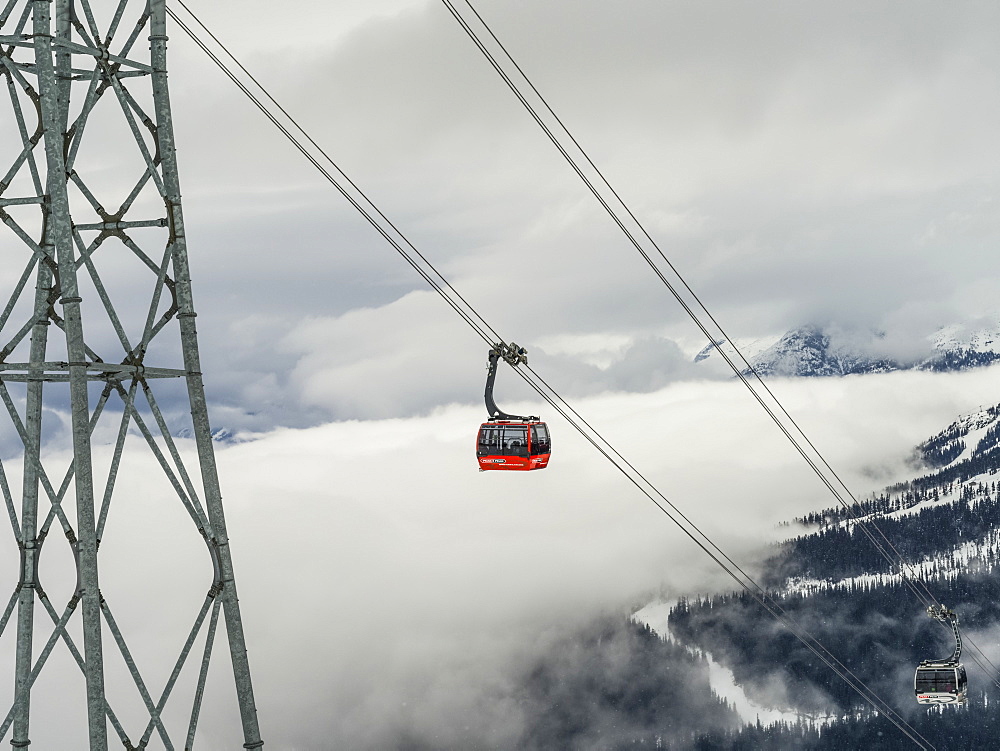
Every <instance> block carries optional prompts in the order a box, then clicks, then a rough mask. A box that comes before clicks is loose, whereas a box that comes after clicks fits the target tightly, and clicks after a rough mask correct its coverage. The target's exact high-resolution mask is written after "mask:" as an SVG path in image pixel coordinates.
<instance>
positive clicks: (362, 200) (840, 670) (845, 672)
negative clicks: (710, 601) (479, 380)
mask: <svg viewBox="0 0 1000 751" xmlns="http://www.w3.org/2000/svg"><path fill="white" fill-rule="evenodd" d="M176 1H177V2H178V4H180V5H181V7H183V8H184V10H185V11H186V12H187V13H188V14H190V15H191V17H192V18H193V19H194V20H195V21H196V22H197V23H198V24H199V25H200V26H201V27H202V28H203V29H205V31H206V32H207V33H208V34H209V35H210V36H211V38H212V39H213V41H214V42H215V43H216V44H217V45H219V47H220V48H221V49H222V50H223V51H224V52H225V53H226V54H227V55H228V56H229V57H230V58H231V59H232V60H233V61H234V62H235V63H236V65H237V66H238V67H239V68H240V70H241V71H243V72H244V74H245V75H247V77H248V78H249V79H250V80H252V81H253V83H254V84H255V85H256V86H257V87H258V88H259V89H260V90H261V91H262V92H263V93H264V95H265V97H266V98H267V99H268V100H269V101H271V102H272V103H273V104H274V105H275V107H276V108H277V109H278V110H279V111H280V112H281V113H282V114H283V115H284V116H285V117H286V118H287V119H288V120H289V122H290V123H291V124H292V125H293V126H294V127H295V129H296V130H297V131H298V132H300V133H302V134H303V136H304V138H305V140H307V141H308V142H309V143H310V144H312V145H313V146H314V148H316V149H317V151H319V152H320V153H321V154H322V156H323V157H324V158H325V159H326V160H327V161H328V162H329V163H330V164H331V165H332V166H333V167H334V169H335V170H336V172H337V173H338V174H340V175H341V177H342V179H343V180H344V181H345V182H347V183H348V184H349V185H350V187H351V188H352V189H353V190H354V191H355V192H356V193H357V196H354V195H352V194H351V192H350V191H348V190H347V189H346V188H345V187H344V186H343V185H341V184H340V183H339V182H338V180H337V178H336V177H335V176H334V175H333V174H332V173H331V172H330V171H329V170H327V169H326V168H325V167H324V166H323V165H322V164H321V163H320V162H319V160H318V159H317V158H316V157H315V155H313V154H311V153H310V152H309V150H308V149H307V148H306V147H305V145H304V144H303V143H302V141H300V140H299V139H298V138H296V136H295V135H294V134H293V133H292V132H291V131H290V130H289V128H288V127H286V126H285V125H284V124H282V123H281V122H280V119H279V118H278V117H277V116H276V115H275V114H274V113H273V112H271V111H270V110H269V109H268V107H267V105H266V104H265V103H264V102H263V101H262V100H261V98H260V97H258V96H256V95H255V94H254V93H253V92H252V91H251V90H250V89H249V87H248V86H246V84H244V83H243V82H242V81H240V80H239V78H238V77H237V76H236V75H235V74H234V73H233V72H232V70H231V69H229V67H228V66H227V65H226V64H225V63H224V62H223V61H222V60H221V59H220V58H219V57H218V56H217V55H215V54H214V53H213V52H212V51H211V49H210V48H209V47H208V45H207V44H206V43H205V42H204V41H203V40H201V38H200V37H199V36H198V35H197V33H195V32H194V31H193V29H191V28H190V26H188V25H187V24H185V23H184V22H183V21H182V20H181V19H180V18H178V17H177V15H176V14H175V13H173V11H172V10H170V9H169V8H168V13H169V14H170V16H171V18H172V19H173V20H174V21H175V22H176V23H177V24H178V25H179V26H180V27H181V28H182V30H184V32H185V33H186V34H188V36H190V37H191V39H192V40H193V41H194V42H195V44H196V45H197V46H198V47H199V48H200V49H201V50H202V51H203V52H205V54H206V55H208V57H209V58H210V59H211V60H212V61H213V62H214V63H215V64H216V65H217V66H218V67H219V68H220V70H221V71H222V72H223V73H224V74H225V75H226V76H227V77H228V78H229V79H230V80H231V81H232V82H233V83H234V84H235V85H236V86H237V87H238V88H239V89H240V91H241V92H242V93H243V94H244V95H245V96H247V97H248V98H249V99H250V100H251V102H252V103H253V104H254V105H255V106H257V108H258V109H260V110H261V112H263V113H264V115H265V116H266V117H267V118H268V119H269V120H270V121H271V122H272V124H273V125H275V127H277V128H278V129H279V131H280V132H281V133H282V134H283V135H284V136H285V137H286V138H287V139H289V140H290V141H291V142H292V143H293V145H294V146H295V147H296V149H297V150H298V151H299V152H300V153H302V155H303V156H305V157H306V159H307V160H308V161H309V162H310V163H311V164H312V165H313V166H314V167H315V168H316V169H317V170H318V171H319V172H320V173H321V174H322V175H323V176H324V178H325V179H326V180H327V181H329V182H330V183H331V184H332V185H333V186H334V187H335V188H336V189H337V190H338V192H340V193H341V195H343V196H344V197H345V198H346V199H347V200H348V201H349V202H350V203H351V205H352V206H354V208H355V209H356V210H358V211H359V212H360V213H361V214H362V215H363V216H364V217H365V218H366V219H367V220H368V221H369V223H371V224H372V226H373V227H375V229H376V230H377V231H378V232H379V233H380V234H381V235H382V236H383V237H384V238H385V239H386V240H387V241H388V242H389V243H390V244H391V245H392V246H393V248H394V249H395V250H396V251H397V252H398V253H399V254H400V255H402V256H403V257H404V259H405V260H406V261H407V262H408V263H409V264H410V266H411V267H413V268H414V269H415V270H416V271H417V272H418V273H419V274H420V276H421V277H422V278H423V279H424V280H425V281H427V282H428V284H430V285H431V287H432V288H433V289H434V290H435V291H436V292H437V293H438V294H439V296H441V297H442V298H444V299H445V301H446V302H447V303H448V304H449V305H450V306H451V307H452V308H453V309H454V310H455V311H456V312H457V313H458V314H459V315H460V316H461V317H462V318H463V320H465V321H466V323H467V324H469V326H470V327H471V328H473V330H474V331H475V332H476V333H477V334H478V335H479V336H480V337H481V338H482V339H483V341H484V342H486V343H488V344H490V345H491V346H492V345H493V344H494V343H495V342H497V341H502V338H501V337H500V336H499V335H498V334H497V333H496V331H495V330H493V329H492V327H490V326H489V325H488V323H486V321H485V319H483V318H482V316H480V315H479V313H478V312H477V311H476V310H475V308H473V307H472V306H471V305H470V304H469V303H468V302H467V301H466V300H465V299H464V298H462V297H461V295H459V294H458V292H457V291H456V290H455V288H454V287H453V286H452V285H451V284H450V283H449V282H448V281H447V280H446V279H445V278H444V277H443V275H441V274H440V272H439V271H438V270H437V269H436V268H435V267H434V266H433V265H432V264H431V263H430V262H429V261H428V260H427V259H426V257H425V256H423V255H422V254H420V253H419V251H417V250H416V248H415V247H414V246H413V244H412V243H410V242H409V240H407V239H406V237H405V235H403V234H402V233H401V232H400V231H399V230H398V229H397V228H396V227H395V226H394V225H392V224H391V222H389V220H388V219H387V218H386V217H385V215H384V214H383V213H382V212H381V211H379V210H378V209H377V207H375V205H374V204H373V203H372V202H371V201H370V199H368V198H367V196H366V195H365V194H364V193H363V192H362V191H361V190H360V189H359V188H358V187H357V185H356V184H355V183H353V182H352V181H350V179H349V178H348V177H347V176H346V175H345V174H344V173H343V171H342V170H341V169H340V168H339V167H338V166H337V165H336V163H335V162H333V160H332V159H330V157H329V156H328V155H327V154H326V153H325V152H324V151H323V150H322V149H321V148H320V147H319V146H317V145H316V142H315V141H314V140H313V139H312V138H311V137H309V136H308V134H307V133H306V132H305V130H304V129H302V127H301V126H300V125H298V123H297V122H296V121H295V120H294V118H292V117H291V116H290V115H289V114H288V113H287V111H285V110H284V108H282V107H281V106H280V105H279V104H278V103H277V102H276V101H275V100H274V98H273V97H272V96H271V95H270V94H269V93H268V92H267V90H266V89H265V88H264V87H263V86H262V85H261V84H260V83H259V82H258V81H257V80H256V79H254V78H253V77H252V76H251V75H250V74H249V73H248V72H247V71H246V68H245V67H243V66H242V64H240V63H239V61H238V60H237V59H236V58H235V56H234V55H232V53H231V52H229V50H228V49H227V48H226V47H225V45H223V44H222V43H221V42H220V41H219V40H218V38H217V37H215V36H214V35H213V34H212V33H211V32H210V31H208V29H207V27H205V25H204V24H203V23H202V22H201V21H200V20H199V19H198V17H197V16H196V15H195V14H194V13H193V12H192V11H191V10H190V8H188V7H187V6H186V5H185V4H184V3H183V2H181V0H176ZM366 205H367V207H368V208H366ZM379 219H382V220H383V221H384V222H385V223H386V226H383V225H382V224H380V223H379ZM386 227H388V229H387V228H386ZM390 230H391V231H390ZM394 234H395V235H396V236H398V238H399V239H397V238H396V237H394V236H393V235H394ZM404 246H405V247H404ZM406 247H409V248H410V249H411V250H413V251H414V253H415V254H416V255H417V256H418V257H419V258H420V260H421V261H423V262H424V263H425V264H426V265H427V267H428V268H429V269H430V271H427V270H426V269H424V268H422V267H421V266H420V264H419V263H418V262H417V261H416V260H414V259H413V258H412V257H411V256H410V255H409V253H408V252H407V250H406ZM435 277H437V278H436V279H435ZM449 293H451V294H454V295H455V296H456V297H457V298H458V299H459V300H460V301H461V302H460V303H459V302H457V301H456V300H454V299H452V298H451V297H450V294H449ZM487 331H488V332H489V334H488V333H486V332H487ZM490 335H492V339H491V336H490ZM529 371H530V372H531V374H532V375H533V376H535V377H537V378H538V381H537V382H536V381H533V380H532V379H531V378H529V377H528V376H526V375H525V373H524V372H522V371H521V370H518V369H515V372H517V373H518V374H519V375H520V376H521V377H522V378H524V379H525V380H526V382H527V383H528V384H529V386H531V387H532V388H533V389H534V390H535V391H536V392H537V393H538V394H539V396H540V397H541V398H542V399H544V400H545V401H546V402H547V403H549V404H550V405H551V406H552V407H553V408H554V409H556V411H557V412H558V413H559V414H560V415H562V416H563V417H564V418H565V419H566V420H567V422H569V423H570V425H571V426H573V427H574V429H576V430H577V431H578V432H579V433H580V434H581V435H582V436H583V437H584V438H585V439H586V440H587V441H588V442H590V443H591V444H592V445H593V446H594V447H595V448H596V449H597V450H598V451H599V453H601V454H602V455H603V456H604V457H605V458H607V459H608V460H609V461H610V462H611V463H612V464H613V465H614V466H615V467H616V468H617V469H618V470H619V471H620V472H622V474H624V475H625V476H626V477H627V478H628V479H629V480H630V481H631V482H632V483H633V484H634V485H636V487H637V488H638V489H639V490H640V491H641V492H642V493H643V494H644V495H646V496H647V498H648V499H649V500H651V501H652V502H653V503H654V505H656V506H657V507H658V508H659V509H660V511H661V512H662V513H664V514H665V515H666V516H667V517H668V518H670V519H671V521H673V522H674V523H675V525H677V526H678V527H679V528H680V529H681V530H682V531H683V532H684V533H685V534H686V535H687V536H688V537H689V538H690V539H691V540H692V541H693V542H695V544H696V545H697V546H698V547H699V548H701V549H702V550H703V551H704V552H705V553H706V554H707V555H708V556H709V557H710V558H711V559H712V560H713V561H714V562H715V563H716V564H717V565H719V566H720V567H721V568H722V569H723V570H724V571H726V573H727V574H728V575H729V576H730V577H731V578H732V579H733V580H734V581H735V582H737V584H738V585H739V586H740V587H742V588H743V589H744V590H746V591H747V592H748V594H749V595H750V596H751V597H752V598H753V599H754V600H755V601H757V602H758V603H760V604H761V605H762V606H763V607H764V608H765V610H766V611H767V612H768V613H769V614H770V615H772V616H773V617H774V618H775V619H776V620H778V621H779V622H780V623H782V625H784V626H785V627H786V628H788V629H789V631H790V632H791V633H792V634H793V635H794V636H795V637H796V638H798V639H799V640H800V641H801V642H802V643H803V644H804V646H806V648H807V649H809V650H810V651H811V652H812V653H813V654H815V655H816V656H817V657H818V658H819V659H820V660H821V661H822V662H823V663H824V664H825V665H827V666H828V667H830V669H831V670H833V671H834V673H835V674H837V675H838V677H840V678H841V679H842V680H844V681H845V682H846V683H847V684H848V685H849V686H850V687H851V688H852V689H853V690H855V691H856V692H858V693H859V694H860V695H861V696H862V698H863V699H865V701H867V702H868V703H870V704H871V705H872V706H873V707H874V708H875V709H876V711H879V712H882V713H883V714H885V715H886V717H887V719H889V720H890V721H891V722H892V723H893V724H894V725H895V726H896V727H897V728H898V729H899V730H900V731H901V732H903V733H904V734H905V735H907V737H908V738H910V739H911V740H912V741H914V743H916V744H917V745H918V746H920V747H921V748H931V749H932V748H934V747H933V746H932V745H930V743H929V742H928V741H927V740H926V739H924V738H923V737H922V736H920V735H919V733H917V732H916V731H915V730H914V729H913V728H912V727H910V726H909V725H908V724H907V723H906V722H905V721H904V720H903V719H902V718H901V717H899V715H898V714H897V713H896V712H895V711H894V710H893V709H892V708H891V707H890V706H889V705H888V704H887V703H886V702H885V701H884V700H882V699H881V698H880V697H879V696H878V695H877V694H876V693H875V692H874V691H873V690H871V689H870V688H869V687H868V686H867V684H865V683H864V681H863V680H861V679H860V678H858V677H857V676H856V675H855V674H854V673H852V672H851V671H850V670H849V669H847V668H846V667H845V666H843V664H842V663H840V662H839V661H838V660H836V658H835V657H833V655H832V653H830V652H829V650H827V649H826V648H825V647H824V646H823V645H822V644H821V643H820V642H819V641H818V640H817V639H815V637H813V636H812V635H811V634H810V633H809V632H808V631H806V630H805V629H803V628H802V627H800V626H799V625H798V624H797V623H795V622H794V621H792V620H791V619H790V618H789V617H788V616H787V615H786V614H785V612H784V610H783V609H781V607H780V605H778V604H777V603H776V602H774V601H773V599H771V598H770V597H769V596H768V595H767V594H766V592H765V591H764V590H763V588H761V587H760V586H759V585H758V584H757V583H756V582H755V581H754V580H753V579H752V578H751V577H749V576H748V575H747V574H746V573H745V572H744V571H743V570H742V569H741V568H740V567H739V566H738V565H736V564H735V563H734V562H733V561H732V559H731V558H729V556H727V555H726V554H725V553H723V552H722V550H721V549H720V548H719V547H718V546H717V545H716V544H715V543H714V542H713V541H712V540H711V539H710V538H709V537H708V536H707V535H706V534H705V533H704V532H702V531H701V530H700V529H699V528H698V527H697V525H696V524H694V523H693V522H691V521H690V519H688V518H687V517H686V516H684V515H683V514H682V513H681V512H680V511H679V510H678V509H677V508H676V506H674V505H673V504H672V503H670V501H668V500H667V499H666V497H665V496H664V495H663V494H662V493H661V492H660V491H659V490H657V489H656V488H655V486H654V485H653V484H652V483H651V482H650V481H649V480H647V479H646V478H645V477H644V476H642V475H641V474H640V473H638V471H637V470H636V469H635V467H634V466H633V465H631V463H628V462H627V460H624V457H623V456H622V455H621V454H620V453H619V452H618V451H617V450H615V449H614V447H613V446H612V445H611V444H610V442H608V441H607V440H606V439H604V438H603V436H601V435H600V433H598V432H597V431H596V429H594V428H593V427H592V426H590V424H589V423H586V421H584V420H583V419H582V417H580V416H579V413H578V412H576V410H575V409H573V408H572V407H571V406H570V405H569V404H568V402H566V400H565V399H563V398H562V397H561V396H560V395H559V394H558V392H556V391H555V390H554V389H552V388H551V387H550V386H548V384H547V383H545V382H544V381H543V380H542V379H541V378H540V377H538V376H537V374H536V373H535V372H534V371H533V370H530V369H529ZM560 405H565V407H563V406H560ZM573 415H575V416H576V418H577V419H574V417H573ZM578 419H579V422H578ZM581 423H582V424H581ZM583 425H586V426H587V428H584V427H583ZM588 429H589V430H590V431H591V432H590V433H588ZM602 444H603V445H602ZM604 447H607V448H604ZM615 456H617V457H619V458H620V460H621V461H622V462H623V463H624V464H625V466H622V463H619V460H616V459H615ZM626 467H627V468H626ZM630 471H631V472H632V473H634V475H635V476H633V475H632V474H630ZM636 478H639V479H636ZM642 483H645V484H646V485H648V486H649V488H651V490H652V494H651V492H650V491H649V490H646V489H644V488H643V487H642ZM653 494H655V495H657V496H659V497H660V498H661V499H663V501H664V502H665V503H666V504H668V505H669V506H670V508H671V509H673V510H674V511H675V512H676V513H677V514H678V516H679V517H680V519H679V518H678V517H677V516H674V515H673V514H671V512H670V511H668V510H667V508H666V507H665V506H663V505H662V504H661V503H660V502H658V501H657V500H656V498H654V497H653ZM681 519H683V521H681ZM689 527H690V528H689ZM709 548H711V549H713V550H715V551H716V552H717V554H716V553H713V552H712V550H710V549H709ZM723 561H726V562H728V563H729V565H727V564H726V563H724V562H723ZM730 566H732V568H731V567H730ZM733 569H735V570H736V571H734V570H733ZM736 572H739V573H738V574H737V573H736ZM741 577H742V578H741Z"/></svg>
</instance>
